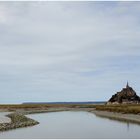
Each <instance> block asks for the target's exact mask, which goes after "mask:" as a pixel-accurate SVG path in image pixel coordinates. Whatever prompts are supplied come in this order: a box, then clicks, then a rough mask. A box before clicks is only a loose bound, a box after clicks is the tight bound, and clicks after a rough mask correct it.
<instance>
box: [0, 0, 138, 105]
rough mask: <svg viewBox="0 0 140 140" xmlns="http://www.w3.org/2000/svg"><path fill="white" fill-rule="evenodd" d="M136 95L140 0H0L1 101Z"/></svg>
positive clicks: (67, 99) (79, 99) (75, 99)
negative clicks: (131, 90) (131, 91)
mask: <svg viewBox="0 0 140 140" xmlns="http://www.w3.org/2000/svg"><path fill="white" fill-rule="evenodd" d="M127 80H128V81H129V83H130V85H131V86H132V87H133V88H134V89H135V90H136V92H137V93H138V95H140V2H74V1H73V2H66V1H65V2H51V1H50V2H39V1H38V2H0V103H22V102H30V101H32V102H33V101H39V102H40V101H43V102H45V101H50V102H51V101H104V100H108V98H110V96H111V95H112V94H114V93H115V92H116V91H119V90H121V88H123V87H124V86H125V85H126V82H127Z"/></svg>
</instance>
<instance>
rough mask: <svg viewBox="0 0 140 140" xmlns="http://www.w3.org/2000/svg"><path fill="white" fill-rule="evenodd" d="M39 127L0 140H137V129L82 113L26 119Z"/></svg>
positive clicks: (0, 135)
mask: <svg viewBox="0 0 140 140" xmlns="http://www.w3.org/2000/svg"><path fill="white" fill-rule="evenodd" d="M28 117H30V118H33V119H35V120H37V121H39V122H40V124H39V125H36V126H32V127H26V128H19V129H15V130H10V131H7V132H0V138H2V139H5V138H7V139H11V138H14V139H21V138H22V139H26V138H28V139H30V138H32V139H36V138H38V139H42V138H45V139H47V138H49V139H51V138H54V139H57V138H61V139H63V138H65V139H69V138H75V139H77V138H79V139H82V138H85V139H88V138H92V139H94V138H95V139H98V138H101V139H103V138H107V139H109V138H112V139H115V138H120V139H123V138H127V139H129V138H132V139H136V138H140V125H137V124H131V123H126V122H119V121H114V120H109V119H106V118H100V117H97V116H96V115H94V114H93V113H88V112H83V111H78V112H74V111H64V112H52V113H44V114H43V113H42V114H33V115H28Z"/></svg>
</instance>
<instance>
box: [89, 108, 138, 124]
mask: <svg viewBox="0 0 140 140" xmlns="http://www.w3.org/2000/svg"><path fill="white" fill-rule="evenodd" d="M90 112H92V113H94V114H95V115H97V116H99V117H105V118H109V119H112V120H118V121H127V122H132V123H137V124H140V115H139V114H123V113H117V112H109V111H97V110H92V111H90Z"/></svg>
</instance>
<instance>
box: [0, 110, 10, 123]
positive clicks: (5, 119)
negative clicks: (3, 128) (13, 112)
mask: <svg viewBox="0 0 140 140" xmlns="http://www.w3.org/2000/svg"><path fill="white" fill-rule="evenodd" d="M8 114H10V112H0V123H10V122H11V119H10V118H8V117H6V115H8Z"/></svg>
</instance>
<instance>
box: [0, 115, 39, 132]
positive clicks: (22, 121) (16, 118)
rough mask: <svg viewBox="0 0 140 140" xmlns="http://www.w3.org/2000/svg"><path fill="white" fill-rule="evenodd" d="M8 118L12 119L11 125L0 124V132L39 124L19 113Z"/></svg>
mask: <svg viewBox="0 0 140 140" xmlns="http://www.w3.org/2000/svg"><path fill="white" fill-rule="evenodd" d="M7 117H9V118H10V119H11V122H10V123H1V124H0V131H7V130H11V129H16V128H21V127H27V126H33V125H37V124H39V122H37V121H35V120H33V119H30V118H28V117H26V116H24V115H23V114H19V113H12V114H8V115H7Z"/></svg>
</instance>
